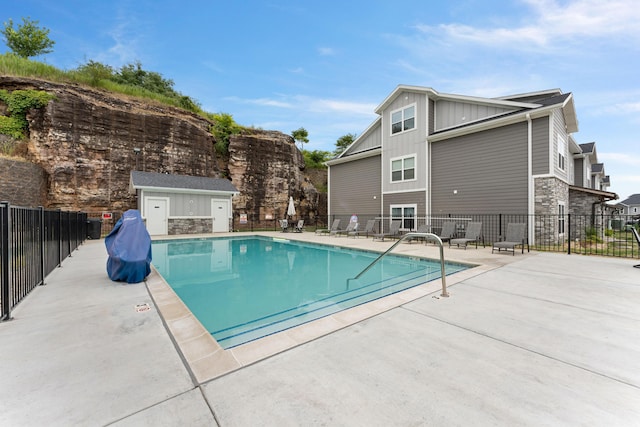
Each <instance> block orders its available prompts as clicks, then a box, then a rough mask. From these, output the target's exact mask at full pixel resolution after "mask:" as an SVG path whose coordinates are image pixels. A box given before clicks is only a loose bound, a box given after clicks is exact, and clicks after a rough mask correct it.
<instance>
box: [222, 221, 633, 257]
mask: <svg viewBox="0 0 640 427" xmlns="http://www.w3.org/2000/svg"><path fill="white" fill-rule="evenodd" d="M239 219H240V218H239V217H238V216H236V217H235V218H234V221H233V229H234V230H235V231H257V230H272V231H278V230H280V225H279V222H278V220H277V219H268V220H261V221H256V220H252V219H251V218H244V221H243V222H242V223H241V222H240V220H239ZM299 219H304V221H305V222H304V225H305V229H306V230H307V231H314V230H316V229H317V228H327V226H328V224H330V223H332V222H333V220H335V219H340V220H341V225H342V227H341V228H345V227H346V226H347V224H348V223H349V221H350V219H351V215H331V216H330V217H329V218H327V219H328V221H327V219H323V218H320V217H316V218H298V217H294V218H293V222H296V221H297V220H299ZM371 219H373V220H375V221H376V226H375V228H374V231H375V232H376V233H382V232H386V231H388V229H389V224H390V223H391V221H392V220H401V221H402V227H401V230H402V232H408V231H416V230H417V229H418V228H419V227H420V226H421V225H423V224H426V225H428V229H429V230H430V231H431V232H433V233H436V234H438V233H439V232H440V230H441V229H442V225H443V223H444V222H447V221H453V222H455V223H456V234H457V236H459V237H462V236H464V234H465V230H466V227H467V224H469V223H470V222H481V223H482V236H481V241H480V243H481V244H484V245H491V244H492V243H493V242H496V241H499V240H500V239H501V238H502V237H504V234H505V233H506V229H507V225H508V224H509V223H524V224H526V233H525V242H527V243H528V245H529V247H530V249H532V250H538V251H547V252H563V253H567V254H585V255H602V256H613V257H623V258H638V257H640V250H639V249H638V244H637V243H636V242H635V239H634V237H633V234H632V232H631V227H636V229H640V225H639V221H640V218H639V217H638V216H637V215H635V216H630V215H629V216H627V215H604V214H597V215H576V214H567V215H528V214H445V215H432V216H428V217H404V218H393V217H389V216H381V215H379V214H364V215H362V214H358V223H359V224H360V227H364V224H366V222H367V221H368V220H371Z"/></svg>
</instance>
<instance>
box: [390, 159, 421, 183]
mask: <svg viewBox="0 0 640 427" xmlns="http://www.w3.org/2000/svg"><path fill="white" fill-rule="evenodd" d="M415 178H416V158H415V156H411V157H405V158H402V159H392V160H391V182H400V181H410V180H413V179H415Z"/></svg>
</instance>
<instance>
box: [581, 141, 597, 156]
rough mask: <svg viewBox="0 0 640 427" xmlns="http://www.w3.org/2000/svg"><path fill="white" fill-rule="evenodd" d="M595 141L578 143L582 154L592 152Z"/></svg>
mask: <svg viewBox="0 0 640 427" xmlns="http://www.w3.org/2000/svg"><path fill="white" fill-rule="evenodd" d="M595 146H596V143H595V142H587V143H586V144H580V148H581V149H582V154H590V153H593V149H594V148H595Z"/></svg>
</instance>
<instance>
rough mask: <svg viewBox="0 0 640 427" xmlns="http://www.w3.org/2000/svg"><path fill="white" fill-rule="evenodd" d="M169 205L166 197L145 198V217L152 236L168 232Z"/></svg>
mask: <svg viewBox="0 0 640 427" xmlns="http://www.w3.org/2000/svg"><path fill="white" fill-rule="evenodd" d="M168 205H169V201H168V200H167V199H166V198H159V197H147V198H145V210H144V212H145V217H146V218H147V231H148V232H149V234H150V235H152V236H157V235H165V234H168V231H167V230H168V228H167V227H168V221H167V217H168V216H169V215H168V209H167V208H168Z"/></svg>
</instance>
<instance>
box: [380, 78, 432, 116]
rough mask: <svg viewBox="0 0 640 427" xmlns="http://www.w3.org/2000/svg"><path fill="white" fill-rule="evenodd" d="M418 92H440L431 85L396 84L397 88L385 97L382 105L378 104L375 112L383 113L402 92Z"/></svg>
mask: <svg viewBox="0 0 640 427" xmlns="http://www.w3.org/2000/svg"><path fill="white" fill-rule="evenodd" d="M404 91H407V92H417V93H425V94H431V95H433V96H435V95H436V94H437V93H438V92H436V91H435V90H433V89H431V88H430V87H424V86H410V85H398V86H396V88H395V89H394V90H393V92H391V93H390V94H389V95H388V96H387V97H386V98H385V99H384V101H382V102H381V103H380V105H378V106H377V107H376V109H375V110H374V112H375V113H376V114H382V111H384V109H385V108H387V106H388V105H389V104H391V103H392V102H393V100H394V99H396V98H397V96H398V95H399V94H400V93H401V92H404Z"/></svg>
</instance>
